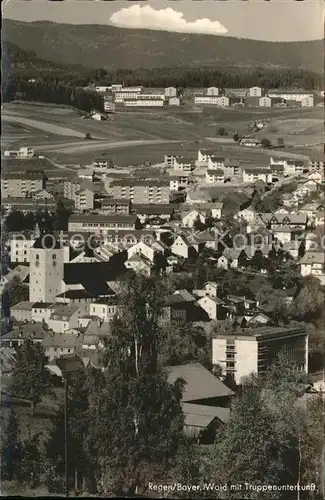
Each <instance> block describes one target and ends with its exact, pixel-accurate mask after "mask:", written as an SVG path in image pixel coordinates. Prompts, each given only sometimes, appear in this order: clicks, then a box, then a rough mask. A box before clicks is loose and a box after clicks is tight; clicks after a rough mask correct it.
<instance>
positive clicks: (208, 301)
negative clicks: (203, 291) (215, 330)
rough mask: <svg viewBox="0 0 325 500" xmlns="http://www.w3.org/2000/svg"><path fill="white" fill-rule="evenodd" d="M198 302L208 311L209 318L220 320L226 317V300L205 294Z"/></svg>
mask: <svg viewBox="0 0 325 500" xmlns="http://www.w3.org/2000/svg"><path fill="white" fill-rule="evenodd" d="M197 303H198V304H199V306H200V307H201V308H202V309H203V310H204V311H205V312H206V313H207V315H208V317H209V319H213V320H218V319H223V318H224V307H223V306H224V305H225V304H224V302H223V300H221V299H219V297H216V296H210V295H205V296H204V297H201V298H200V299H199V300H198V301H197Z"/></svg>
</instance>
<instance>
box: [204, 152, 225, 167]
mask: <svg viewBox="0 0 325 500" xmlns="http://www.w3.org/2000/svg"><path fill="white" fill-rule="evenodd" d="M208 169H209V170H224V169H225V159H224V158H223V157H222V156H215V155H211V156H209V157H208Z"/></svg>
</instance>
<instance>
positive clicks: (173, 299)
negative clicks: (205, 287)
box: [160, 290, 196, 324]
mask: <svg viewBox="0 0 325 500" xmlns="http://www.w3.org/2000/svg"><path fill="white" fill-rule="evenodd" d="M195 303H196V300H195V298H194V297H193V295H191V294H190V293H189V292H188V291H187V290H176V291H175V292H174V293H173V294H171V295H168V296H167V297H165V300H164V305H163V308H162V313H161V318H160V321H161V323H163V324H170V323H171V322H172V321H180V320H183V321H191V320H192V319H195V315H194V314H193V313H194V310H193V309H195Z"/></svg>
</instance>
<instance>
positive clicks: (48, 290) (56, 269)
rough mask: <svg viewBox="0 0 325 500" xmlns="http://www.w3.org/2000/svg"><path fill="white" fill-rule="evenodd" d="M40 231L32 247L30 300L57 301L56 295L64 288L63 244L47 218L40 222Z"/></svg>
mask: <svg viewBox="0 0 325 500" xmlns="http://www.w3.org/2000/svg"><path fill="white" fill-rule="evenodd" d="M39 233H40V234H39V237H38V238H36V240H35V242H34V244H33V245H32V247H31V249H30V275H29V300H30V302H55V297H56V296H57V295H58V294H59V293H61V290H62V280H63V273H64V250H63V244H62V242H60V241H59V240H58V239H57V237H56V236H55V235H54V233H53V231H52V227H51V224H49V223H48V221H46V219H42V221H40V222H39Z"/></svg>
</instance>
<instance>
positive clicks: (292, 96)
mask: <svg viewBox="0 0 325 500" xmlns="http://www.w3.org/2000/svg"><path fill="white" fill-rule="evenodd" d="M268 96H269V97H274V98H278V99H284V100H285V101H297V102H301V101H302V100H303V99H305V98H306V97H313V94H310V93H309V92H279V93H278V92H268Z"/></svg>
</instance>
